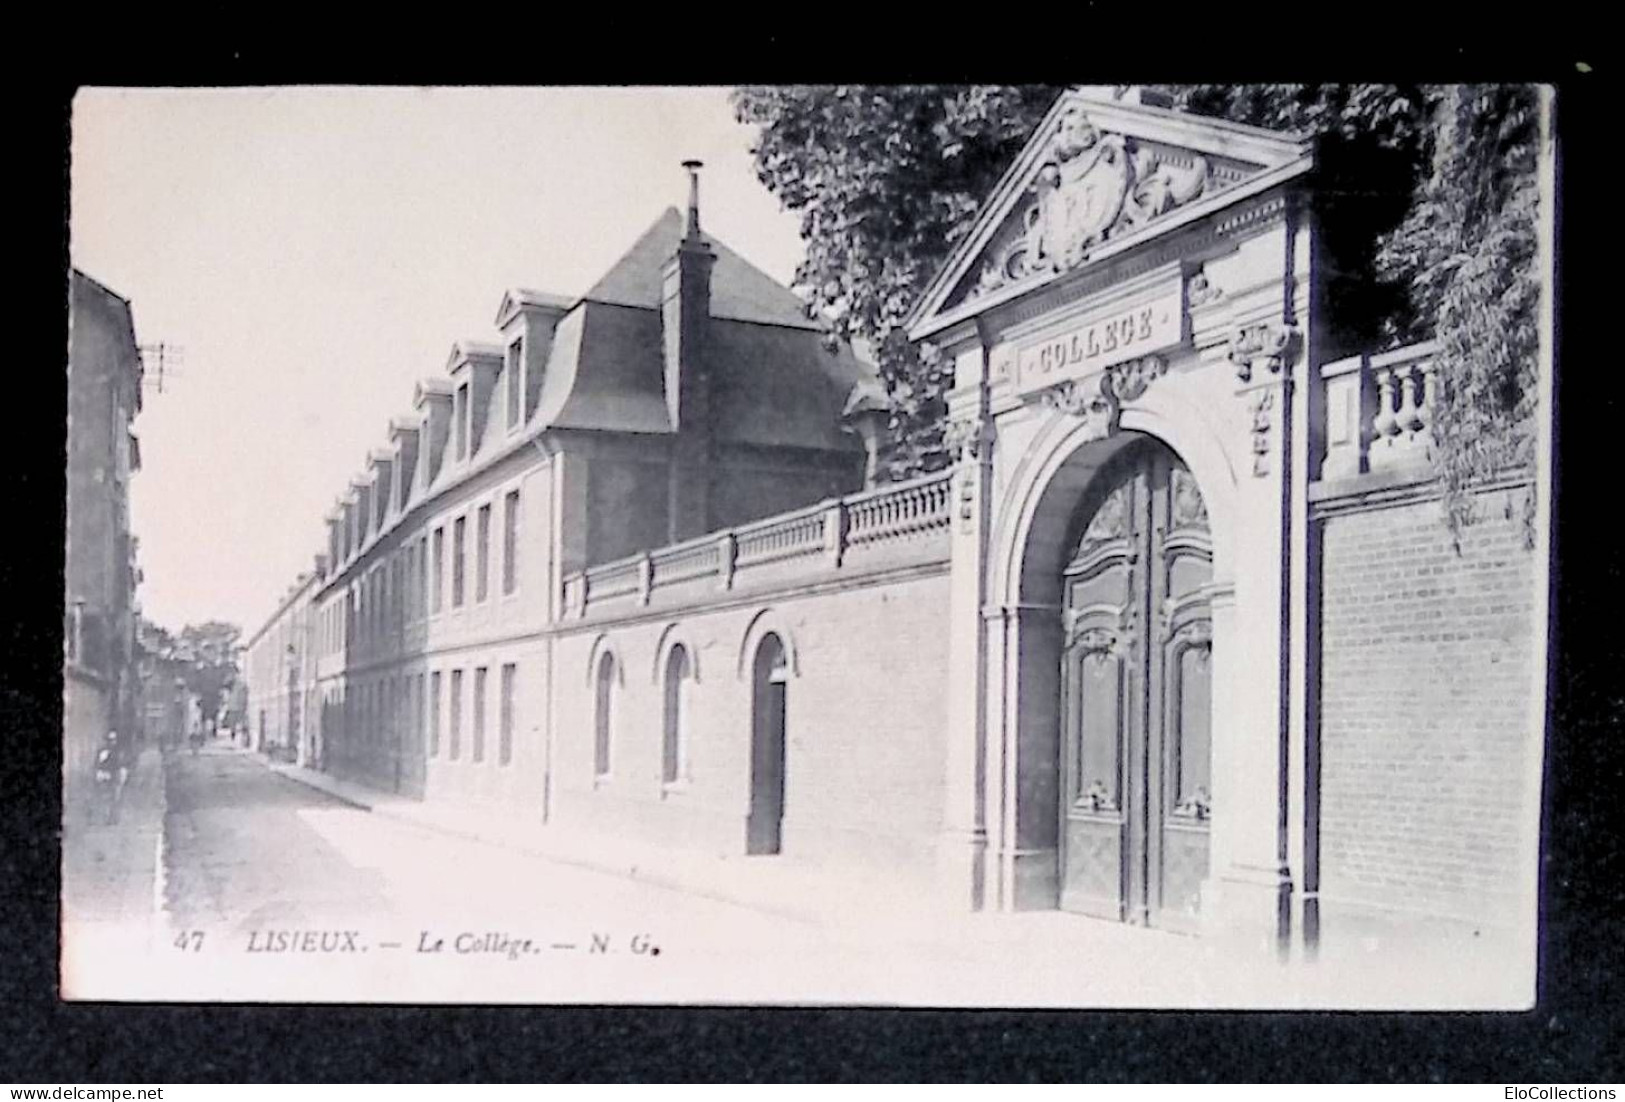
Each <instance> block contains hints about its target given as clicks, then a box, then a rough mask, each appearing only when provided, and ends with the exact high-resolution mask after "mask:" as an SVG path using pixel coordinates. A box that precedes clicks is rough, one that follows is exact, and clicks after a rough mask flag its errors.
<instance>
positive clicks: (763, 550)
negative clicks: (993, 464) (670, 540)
mask: <svg viewBox="0 0 1625 1102" xmlns="http://www.w3.org/2000/svg"><path fill="white" fill-rule="evenodd" d="M948 478H949V476H948V473H947V472H945V471H944V472H941V473H938V474H934V475H930V476H928V477H926V478H923V479H918V480H916V481H914V482H908V483H903V484H901V485H898V486H888V487H884V488H882V489H878V490H869V491H866V492H864V493H861V494H853V495H851V496H850V497H845V498H838V499H836V500H833V501H826V502H822V503H821V504H818V505H813V506H809V507H807V508H805V509H798V510H796V511H795V512H792V513H786V514H784V515H782V516H777V517H769V518H768V519H766V520H761V521H756V522H754V523H751V524H745V525H741V526H739V527H737V528H731V529H724V530H723V531H720V532H713V533H710V534H709V535H706V536H702V537H700V538H698V539H693V540H687V541H684V542H683V543H679V544H674V545H672V546H670V547H662V548H659V549H656V550H653V551H648V552H645V553H643V554H639V555H635V556H632V557H630V558H625V559H618V560H616V561H615V562H610V563H604V564H602V565H599V566H593V567H589V568H588V569H586V570H584V571H580V572H579V573H575V574H570V575H567V576H566V577H565V578H564V581H563V592H562V594H561V597H562V606H563V609H564V615H565V617H566V618H572V619H573V618H576V617H580V616H582V615H585V613H586V611H587V610H588V609H589V608H590V607H592V606H593V605H595V604H597V603H598V602H600V601H607V600H610V599H612V598H624V597H634V596H635V597H636V598H637V600H638V602H639V603H647V602H648V600H649V598H650V596H651V595H652V594H653V593H654V592H656V591H658V590H660V589H662V588H666V587H670V586H675V585H679V584H682V583H685V582H694V581H696V580H705V579H715V581H716V584H717V585H718V586H719V587H720V588H723V589H727V588H731V587H732V586H733V584H734V580H735V578H736V576H737V575H739V574H741V573H746V572H748V571H750V570H753V569H756V568H759V567H764V566H767V565H769V564H774V563H779V564H783V563H796V562H801V561H807V560H811V561H812V562H816V563H819V564H822V565H824V566H825V567H829V568H837V569H838V568H840V567H841V566H842V565H843V563H844V562H845V558H846V554H847V552H849V551H870V550H874V549H878V548H881V547H885V546H890V545H894V544H899V543H902V542H905V541H911V540H912V541H918V540H922V539H930V538H931V537H933V536H941V537H944V546H943V551H944V552H946V550H947V548H946V542H945V541H946V536H947V533H948V528H949V524H950V523H951V520H952V516H951V513H950V508H949V507H950V501H949V488H948V485H949V484H948ZM811 564H812V563H811V562H810V563H809V565H811Z"/></svg>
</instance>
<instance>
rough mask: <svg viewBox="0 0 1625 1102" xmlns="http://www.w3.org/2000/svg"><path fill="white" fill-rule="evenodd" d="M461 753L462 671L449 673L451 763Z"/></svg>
mask: <svg viewBox="0 0 1625 1102" xmlns="http://www.w3.org/2000/svg"><path fill="white" fill-rule="evenodd" d="M462 752H463V671H462V670H452V671H451V746H450V748H449V755H448V756H449V757H450V758H451V760H452V761H456V760H457V758H458V757H459V756H460V755H461V754H462Z"/></svg>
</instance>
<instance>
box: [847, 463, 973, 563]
mask: <svg viewBox="0 0 1625 1102" xmlns="http://www.w3.org/2000/svg"><path fill="white" fill-rule="evenodd" d="M847 518H848V519H847V543H848V545H849V546H853V547H859V546H863V545H864V544H873V543H882V542H886V541H888V540H893V539H899V538H904V537H908V536H914V535H919V534H921V533H926V532H935V531H938V530H941V531H947V529H948V525H949V523H950V522H951V520H952V517H951V515H950V513H949V509H948V479H947V478H946V477H943V476H940V475H934V476H932V477H931V478H928V479H923V480H921V481H918V482H912V483H908V484H906V485H904V486H902V487H900V488H897V489H894V490H890V491H887V492H880V493H875V494H872V495H869V496H867V497H860V498H857V499H854V500H852V501H851V502H850V504H848V505H847Z"/></svg>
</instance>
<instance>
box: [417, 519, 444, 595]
mask: <svg viewBox="0 0 1625 1102" xmlns="http://www.w3.org/2000/svg"><path fill="white" fill-rule="evenodd" d="M439 533H440V530H439V529H438V528H437V529H435V546H436V547H438V546H439V545H440V538H439ZM418 543H419V544H421V545H422V549H423V551H424V554H423V555H421V556H419V558H420V559H421V560H422V562H421V564H420V565H421V566H422V567H423V585H422V586H420V587H419V589H418V605H419V610H420V612H422V613H424V614H427V613H428V611H429V555H428V544H427V543H426V542H425V541H424V540H419V541H418ZM439 572H440V553H439V552H438V551H436V552H435V590H436V592H435V601H434V607H435V611H436V612H439V611H440V594H439V584H440V577H439Z"/></svg>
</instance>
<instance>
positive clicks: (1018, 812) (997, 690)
mask: <svg viewBox="0 0 1625 1102" xmlns="http://www.w3.org/2000/svg"><path fill="white" fill-rule="evenodd" d="M986 621H987V629H988V632H987V640H988V657H987V663H988V668H989V669H990V670H993V671H995V672H994V676H995V677H996V678H997V679H998V680H997V682H996V683H995V684H994V685H993V686H992V688H991V690H990V692H989V694H988V696H989V699H988V701H987V709H986V712H987V715H988V736H987V739H986V748H985V749H986V772H987V777H988V784H987V792H988V796H987V800H988V805H989V806H988V811H987V824H988V827H987V829H988V848H989V861H988V866H989V868H988V879H989V887H988V907H989V908H990V909H996V910H1001V911H1025V910H1048V909H1052V908H1054V907H1055V906H1056V905H1057V902H1058V899H1059V890H1060V887H1059V880H1058V869H1057V867H1056V854H1057V845H1058V832H1059V823H1058V821H1057V815H1056V803H1055V792H1056V788H1057V785H1058V784H1059V769H1060V766H1059V745H1058V743H1057V739H1058V737H1059V730H1060V729H1059V724H1058V723H1057V720H1056V709H1057V708H1059V706H1060V699H1061V693H1060V679H1061V668H1060V651H1061V617H1060V610H1059V609H1058V608H1056V607H1055V606H1052V605H1036V604H1022V605H1014V606H1007V607H1002V608H996V609H989V610H988V614H987V616H986ZM1024 669H1025V671H1026V677H1025V679H1023V670H1024Z"/></svg>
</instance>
